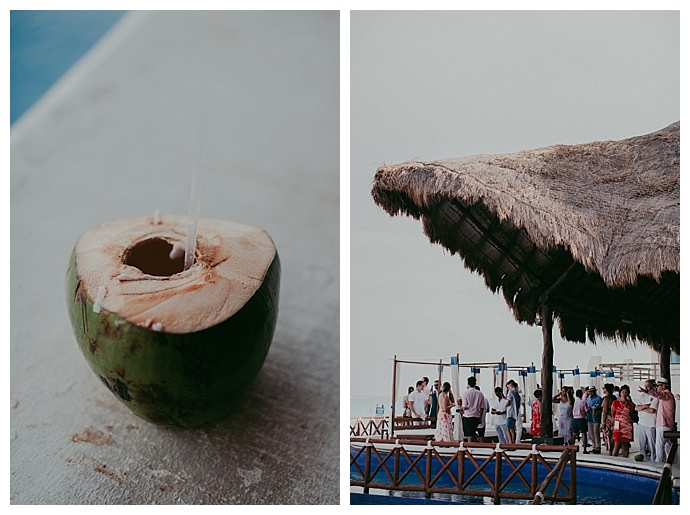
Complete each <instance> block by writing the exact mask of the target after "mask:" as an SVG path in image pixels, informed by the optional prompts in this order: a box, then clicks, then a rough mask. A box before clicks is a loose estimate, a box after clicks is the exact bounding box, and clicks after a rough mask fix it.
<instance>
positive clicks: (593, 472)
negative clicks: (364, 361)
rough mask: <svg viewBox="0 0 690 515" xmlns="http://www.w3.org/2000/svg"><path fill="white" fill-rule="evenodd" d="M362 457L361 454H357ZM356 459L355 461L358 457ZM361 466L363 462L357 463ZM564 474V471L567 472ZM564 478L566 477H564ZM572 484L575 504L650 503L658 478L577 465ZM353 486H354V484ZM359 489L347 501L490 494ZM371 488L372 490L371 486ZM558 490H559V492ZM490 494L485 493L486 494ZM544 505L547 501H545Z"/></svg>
mask: <svg viewBox="0 0 690 515" xmlns="http://www.w3.org/2000/svg"><path fill="white" fill-rule="evenodd" d="M360 458H363V455H360ZM358 462H359V460H358ZM375 462H376V459H375V458H374V457H373V456H372V469H374V468H375V467H376V465H377V463H375ZM360 466H361V467H362V469H363V462H362V463H360ZM440 467H441V465H440V464H439V463H438V461H436V460H432V476H434V475H436V473H437V472H438V471H439V470H440ZM424 468H425V458H422V460H421V461H420V463H419V469H420V470H424ZM539 469H540V470H539V473H538V481H539V482H541V481H542V480H543V479H544V477H545V476H546V474H547V471H546V469H545V468H544V467H543V466H541V465H540V466H539ZM485 470H486V473H487V474H488V475H489V477H493V473H494V471H493V462H492V463H489V464H487V467H486V469H485ZM472 472H473V468H472V466H471V465H470V464H468V465H467V466H466V473H467V476H466V477H469V475H470V474H472ZM567 474H568V473H566V475H567ZM350 479H353V480H361V476H360V475H359V474H358V472H357V470H356V469H354V468H351V470H350ZM374 479H375V480H376V481H377V482H380V483H382V484H385V483H386V482H389V481H390V478H388V476H387V475H386V474H385V472H383V471H381V472H379V474H377V476H376V477H375V478H374ZM566 480H567V478H566ZM420 481H421V480H420V478H419V477H418V476H417V475H416V474H408V476H407V477H406V479H405V480H404V481H403V484H405V485H408V486H412V485H415V486H417V485H420V484H421V482H420ZM576 481H577V482H576V486H577V504H584V505H592V504H623V505H645V504H652V500H653V499H654V494H655V492H656V488H657V484H658V478H655V477H648V476H643V475H638V474H635V473H629V472H624V471H618V470H608V469H602V468H594V467H589V466H585V465H583V464H578V466H577V471H576ZM436 486H438V487H452V486H453V480H452V478H450V477H449V476H448V475H447V474H444V475H443V476H441V478H439V480H438V481H437V482H436ZM471 486H472V487H474V488H475V489H477V490H487V489H488V487H487V485H486V483H485V482H483V480H482V479H481V478H477V479H476V480H475V481H473V482H472V484H471ZM355 488H357V487H355ZM553 488H554V487H553V483H552V484H551V485H550V486H549V488H548V489H547V492H548V493H551V492H552V491H553ZM361 490H362V489H361V488H357V491H354V492H351V494H350V503H351V504H420V503H427V502H431V503H444V504H447V503H454V504H455V503H460V504H493V501H492V499H491V497H481V496H460V495H454V494H432V497H431V499H430V500H427V499H426V498H425V497H424V492H407V491H405V492H402V491H392V490H391V491H388V490H377V494H373V493H370V494H368V495H367V494H360V493H358V492H361ZM372 490H373V489H372ZM506 491H513V492H524V491H525V487H524V485H523V484H522V483H521V482H520V481H519V480H516V481H515V485H514V486H513V487H511V485H509V486H508V488H507V489H506ZM561 493H562V492H561ZM489 494H490V493H489V492H487V495H489ZM501 502H502V503H503V504H531V503H532V501H531V500H509V499H502V500H501ZM673 502H674V504H679V492H678V491H676V490H674V492H673ZM544 504H547V501H545V503H544Z"/></svg>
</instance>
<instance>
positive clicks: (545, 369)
mask: <svg viewBox="0 0 690 515" xmlns="http://www.w3.org/2000/svg"><path fill="white" fill-rule="evenodd" d="M552 332H553V313H551V309H550V308H549V306H548V305H547V304H546V303H544V304H542V306H541V334H542V339H543V345H544V347H543V350H542V356H541V384H542V394H541V398H542V405H541V406H542V407H541V410H542V411H541V436H542V438H551V437H552V436H553V405H552V400H553V334H552Z"/></svg>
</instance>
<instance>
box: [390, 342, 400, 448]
mask: <svg viewBox="0 0 690 515" xmlns="http://www.w3.org/2000/svg"><path fill="white" fill-rule="evenodd" d="M397 372H398V355H397V354H396V355H394V356H393V399H392V400H391V426H390V427H391V438H393V436H395V393H396V392H395V383H396V381H397V379H398V378H397V377H396V376H397Z"/></svg>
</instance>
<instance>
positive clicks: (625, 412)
mask: <svg viewBox="0 0 690 515" xmlns="http://www.w3.org/2000/svg"><path fill="white" fill-rule="evenodd" d="M634 409H635V403H633V401H632V400H630V387H629V386H628V385H627V384H624V385H623V386H621V390H620V398H619V399H618V400H615V401H613V404H612V405H611V412H612V414H613V455H614V456H618V453H619V452H620V451H621V450H622V451H623V457H624V458H627V457H628V453H629V452H630V443H631V442H632V441H634V439H635V438H634V435H635V432H634V431H633V421H632V417H631V415H630V411H631V410H634Z"/></svg>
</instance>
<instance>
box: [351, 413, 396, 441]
mask: <svg viewBox="0 0 690 515" xmlns="http://www.w3.org/2000/svg"><path fill="white" fill-rule="evenodd" d="M388 426H389V422H388V418H387V417H358V418H356V419H352V418H351V419H350V437H353V436H354V437H357V436H361V437H365V436H378V437H380V438H388V436H389V429H388Z"/></svg>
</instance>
